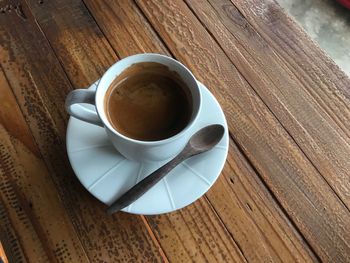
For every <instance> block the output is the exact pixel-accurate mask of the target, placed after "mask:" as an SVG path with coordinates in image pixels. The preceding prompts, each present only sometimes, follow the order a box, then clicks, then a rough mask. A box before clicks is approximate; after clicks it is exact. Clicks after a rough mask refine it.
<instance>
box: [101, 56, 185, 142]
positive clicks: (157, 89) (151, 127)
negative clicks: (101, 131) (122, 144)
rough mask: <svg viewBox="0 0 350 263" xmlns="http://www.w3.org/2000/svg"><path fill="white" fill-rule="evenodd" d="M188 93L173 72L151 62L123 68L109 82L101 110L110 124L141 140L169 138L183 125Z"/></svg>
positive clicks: (123, 132) (183, 126)
mask: <svg viewBox="0 0 350 263" xmlns="http://www.w3.org/2000/svg"><path fill="white" fill-rule="evenodd" d="M191 101H192V99H191V94H190V92H189V90H188V88H187V87H186V85H185V83H184V82H183V81H182V80H181V79H180V77H179V76H178V74H177V73H175V72H173V71H170V70H169V69H168V68H167V67H166V66H164V65H162V64H159V63H155V62H143V63H138V64H135V65H132V66H130V67H129V68H127V69H126V70H124V71H123V72H122V73H121V74H120V75H119V76H118V77H117V78H116V79H115V80H114V81H113V82H112V84H111V85H110V87H109V88H108V91H107V96H106V99H105V111H106V113H107V117H108V120H109V122H110V123H111V124H112V126H113V128H114V129H116V130H117V131H118V132H120V133H122V134H123V135H125V136H127V137H130V138H133V139H136V140H142V141H157V140H162V139H166V138H169V137H171V136H173V135H175V134H177V133H179V132H180V131H181V130H182V129H184V128H185V127H186V125H187V124H188V122H189V120H190V118H191V114H192V104H191Z"/></svg>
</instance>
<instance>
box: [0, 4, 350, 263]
mask: <svg viewBox="0 0 350 263" xmlns="http://www.w3.org/2000/svg"><path fill="white" fill-rule="evenodd" d="M0 44H1V46H0V65H1V67H0V102H1V107H0V122H1V125H0V189H1V191H0V240H1V242H2V245H3V247H4V250H5V253H6V255H7V257H8V259H9V262H168V261H169V262H191V261H194V262H248V261H249V262H272V261H273V262H280V261H283V262H311V261H325V262H350V213H349V208H350V174H349V173H350V139H349V138H350V103H349V102H350V88H349V87H350V80H349V78H348V77H347V76H346V75H345V74H344V73H343V72H342V71H340V70H339V68H338V67H337V66H336V65H335V64H334V62H333V61H331V60H330V59H329V57H328V56H327V55H326V54H325V53H324V52H323V51H322V50H320V48H319V47H318V46H317V45H316V44H315V43H314V42H312V41H311V40H310V38H309V37H308V36H307V35H306V34H305V32H304V31H302V30H301V29H300V27H298V26H297V25H296V24H295V22H294V21H293V20H292V19H290V18H289V17H288V16H287V15H286V14H285V13H284V12H283V11H282V10H281V8H280V7H279V6H278V5H277V4H276V3H275V2H273V1H271V0H264V1H262V0H246V1H238V0H232V1H230V0H209V1H207V0H186V1H185V2H182V1H179V0H178V1H171V0H167V1H163V0H159V1H148V0H139V1H136V2H134V1H129V0H122V1H108V0H105V1H100V0H84V1H81V0H60V1H47V0H25V1H24V0H23V1H7V0H0ZM142 52H156V53H162V54H167V55H170V56H173V57H175V58H176V59H178V60H180V61H181V62H183V63H184V64H185V65H187V66H188V67H189V68H190V69H191V70H192V71H193V72H194V74H195V76H196V77H197V78H198V79H199V80H200V81H202V82H203V83H204V84H205V85H207V86H208V88H209V89H210V90H211V92H212V93H213V94H214V95H215V96H216V98H217V99H218V101H219V102H220V103H221V105H222V107H223V109H224V111H225V114H226V118H227V120H228V124H229V129H230V150H229V156H228V160H227V162H226V165H225V168H224V170H223V172H222V175H221V176H220V178H219V179H218V181H217V182H216V183H215V185H214V186H213V187H212V189H211V190H210V191H209V192H208V193H207V194H206V195H205V196H203V197H202V198H201V199H200V200H198V201H197V202H195V203H194V204H192V205H190V206H188V207H186V208H184V209H181V210H180V211H176V212H173V213H169V214H165V215H159V216H135V215H130V214H126V213H118V214H116V215H114V216H107V215H106V213H105V206H104V205H103V204H101V203H100V202H99V201H97V200H95V199H94V198H93V197H92V196H91V195H90V194H89V193H88V192H87V191H86V190H85V189H84V188H83V187H82V185H80V183H79V182H78V180H77V178H76V177H75V175H74V173H73V172H72V169H71V167H70V164H69V162H68V159H67V154H66V150H65V134H66V127H67V120H68V116H67V114H66V112H65V110H64V100H65V97H66V95H67V94H68V92H69V91H71V90H72V89H75V88H80V87H87V86H88V85H89V84H91V83H93V82H94V81H95V80H96V79H98V78H100V76H101V75H102V74H103V73H104V71H105V70H106V69H107V68H108V67H109V66H110V65H112V64H113V63H115V62H116V61H117V60H119V59H120V58H123V57H126V56H128V55H131V54H135V53H142Z"/></svg>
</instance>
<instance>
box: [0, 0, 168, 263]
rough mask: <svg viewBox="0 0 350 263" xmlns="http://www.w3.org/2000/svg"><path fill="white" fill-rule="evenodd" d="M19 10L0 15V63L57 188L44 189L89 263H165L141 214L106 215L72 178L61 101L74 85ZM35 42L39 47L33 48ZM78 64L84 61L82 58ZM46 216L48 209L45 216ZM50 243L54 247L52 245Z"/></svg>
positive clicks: (72, 249) (71, 249) (71, 248)
mask: <svg viewBox="0 0 350 263" xmlns="http://www.w3.org/2000/svg"><path fill="white" fill-rule="evenodd" d="M81 5H82V7H83V4H81ZM12 6H14V5H12ZM17 9H18V7H17ZM20 10H21V12H22V13H21V14H22V15H21V16H18V14H17V13H16V12H13V11H12V12H8V13H7V12H6V13H5V14H2V15H1V16H0V32H1V34H0V36H1V37H0V39H1V44H2V48H1V50H0V57H1V61H0V62H1V66H2V67H3V69H4V73H5V76H6V78H7V80H8V83H9V86H10V87H11V89H12V90H13V93H14V95H15V97H16V100H17V103H18V105H19V108H20V110H21V112H22V113H23V115H24V118H25V120H26V122H27V124H28V125H29V128H30V131H31V133H32V134H33V137H32V138H34V140H35V142H36V144H37V145H38V149H39V150H38V151H40V154H41V158H43V161H44V163H45V166H46V167H47V169H48V172H49V174H50V176H51V178H52V179H53V181H54V184H55V187H56V189H52V188H48V190H47V191H52V193H53V194H56V195H59V196H60V198H61V200H62V202H63V205H64V211H65V212H66V213H67V214H68V215H69V217H70V221H71V223H72V224H73V226H74V228H75V231H76V233H77V238H79V239H80V240H81V244H82V245H83V246H84V249H85V250H86V253H87V255H88V257H89V259H90V260H91V261H109V262H118V261H123V260H124V261H126V260H129V259H135V260H138V261H140V262H150V261H152V262H153V261H163V257H162V256H161V254H160V252H159V251H160V248H159V247H158V246H157V245H156V244H155V243H154V240H152V238H150V237H149V235H148V230H147V229H146V228H145V227H144V223H143V221H142V220H141V219H140V218H139V217H133V216H130V215H126V214H120V215H118V216H115V217H108V216H107V215H106V214H105V211H104V210H105V207H104V206H103V205H101V204H100V203H99V202H97V201H96V200H94V199H93V198H92V197H91V196H90V195H89V194H87V192H86V191H85V189H83V187H82V186H81V185H80V183H79V182H78V181H77V179H76V178H75V176H74V174H73V172H72V170H71V168H70V165H69V162H68V159H67V156H66V152H65V147H64V138H65V127H66V120H67V114H66V113H65V112H64V106H63V105H64V99H65V96H66V94H67V92H68V91H69V90H71V88H72V86H71V84H70V81H69V80H68V78H67V76H66V75H65V72H64V71H63V69H62V67H61V64H60V61H59V60H58V59H57V57H56V55H55V53H53V51H52V49H51V46H50V44H51V43H49V42H48V41H47V39H46V38H45V37H44V35H43V34H42V31H40V29H39V28H38V25H37V24H36V21H35V20H34V17H33V16H32V14H31V12H30V10H29V8H28V6H27V5H26V4H25V3H24V2H21V7H20ZM48 10H49V9H48ZM23 16H24V17H25V18H23ZM53 17H54V16H53ZM77 18H79V17H77ZM85 26H86V25H85ZM96 39H98V38H96ZM68 43H69V42H68ZM38 46H40V47H41V48H40V49H38V48H36V47H38ZM68 48H69V47H68ZM73 50H74V49H73ZM78 54H80V53H79V52H78ZM73 55H74V54H73ZM91 57H95V55H93V56H91ZM61 62H63V60H61ZM80 63H83V64H84V60H82V61H80ZM88 72H91V71H88ZM86 74H87V75H89V74H88V73H86ZM71 75H72V76H74V74H71ZM83 77H84V76H83ZM91 77H93V76H91ZM90 80H91V79H89V81H90ZM91 82H92V80H91ZM76 83H79V82H78V81H77V82H76ZM28 138H30V136H28ZM21 151H22V150H21ZM38 151H37V152H38ZM29 155H30V154H29ZM25 165H29V164H28V163H26V164H25ZM42 173H43V172H42ZM31 183H32V185H33V184H34V182H31ZM38 192H41V191H38ZM44 200H45V199H44ZM47 205H50V202H47ZM9 210H10V211H12V210H13V209H12V210H11V209H9ZM48 216H49V215H48V214H47V213H46V215H45V217H44V218H43V220H44V219H45V218H46V217H48ZM56 230H57V229H56ZM66 233H67V234H68V233H69V231H66ZM60 244H61V243H59V245H60ZM76 246H79V242H74V245H69V244H66V245H65V246H64V247H62V250H63V252H65V250H68V252H66V253H70V254H71V255H73V256H74V255H75V254H77V253H78V252H79V249H78V250H77V247H76ZM34 247H35V246H34ZM49 247H50V248H51V249H50V250H52V251H53V248H52V247H51V246H50V244H49ZM38 248H40V246H38ZM32 249H33V248H32ZM63 252H62V253H63ZM58 254H61V252H58ZM63 254H64V253H63ZM73 256H72V257H73ZM31 258H36V257H35V256H33V257H31ZM67 260H68V261H69V259H67ZM73 261H74V262H79V260H73Z"/></svg>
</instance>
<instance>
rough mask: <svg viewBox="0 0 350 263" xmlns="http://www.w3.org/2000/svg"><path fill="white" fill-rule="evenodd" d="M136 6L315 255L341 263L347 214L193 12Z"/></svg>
mask: <svg viewBox="0 0 350 263" xmlns="http://www.w3.org/2000/svg"><path fill="white" fill-rule="evenodd" d="M137 3H138V5H139V6H140V8H141V9H142V10H143V11H144V13H145V14H146V16H147V17H148V19H149V20H150V22H151V23H152V25H153V26H154V27H155V29H156V30H157V32H158V33H159V35H160V36H161V37H162V38H163V40H164V41H165V43H166V44H167V46H168V47H169V48H170V50H171V51H172V53H173V54H174V55H175V56H176V57H177V58H179V59H180V60H182V61H183V62H184V63H185V64H187V65H188V66H189V67H190V68H191V69H192V70H193V72H194V73H195V74H196V76H197V77H198V78H199V79H200V80H201V81H203V82H204V83H205V84H206V85H207V86H208V87H209V88H210V89H211V91H212V92H213V93H214V94H215V95H216V97H217V98H218V100H219V102H220V103H221V105H222V106H223V108H224V110H225V113H226V117H227V118H228V122H229V127H230V131H231V133H232V136H233V137H234V139H235V140H236V141H237V143H238V144H239V146H240V147H241V148H242V150H243V151H244V153H245V154H246V156H247V157H248V158H249V159H250V161H251V162H252V164H253V165H254V166H255V167H256V169H257V171H258V173H259V174H260V176H261V177H262V178H263V179H264V181H265V182H266V184H267V185H268V187H269V188H270V190H271V191H272V192H273V194H274V195H275V196H276V198H277V200H278V201H279V202H280V203H281V205H282V206H283V208H284V209H285V210H286V211H287V213H288V215H289V217H290V218H291V219H292V220H293V222H294V223H295V225H296V226H297V227H298V228H299V230H300V231H301V233H302V234H303V235H304V237H305V238H306V239H307V240H308V242H309V243H310V244H311V245H312V247H313V249H314V250H315V251H316V252H317V254H318V255H319V256H320V257H321V258H322V259H324V260H327V261H339V262H341V261H346V260H347V258H348V256H347V255H348V254H349V253H350V247H349V240H350V233H349V232H347V231H344V229H346V227H347V226H348V225H349V223H350V217H349V211H348V209H347V208H346V207H345V206H344V204H343V203H342V202H341V201H340V200H339V198H338V197H337V196H336V194H335V193H334V192H333V191H332V189H331V188H330V187H329V185H328V184H327V183H326V182H325V181H324V178H323V177H322V176H321V175H320V173H319V172H318V171H317V170H316V169H315V167H314V166H313V165H312V164H311V163H310V161H309V160H308V158H307V157H306V156H305V155H304V153H303V152H302V151H301V149H300V148H299V147H298V146H297V145H296V143H295V142H294V141H293V139H292V138H291V137H290V135H289V134H288V133H287V132H286V130H285V129H284V128H283V127H282V125H281V124H280V123H279V122H278V120H277V119H276V118H275V116H274V115H273V114H272V113H271V111H270V110H269V109H268V108H267V107H266V105H265V104H264V103H263V102H262V101H261V99H260V98H259V96H257V94H256V93H255V91H254V90H253V88H252V87H251V86H250V85H249V84H248V83H247V81H246V80H245V79H244V78H243V77H242V75H241V74H239V73H238V72H237V69H236V68H235V66H234V65H233V64H232V63H231V61H230V60H229V59H228V57H227V56H226V55H225V53H224V52H223V51H222V50H221V49H220V47H219V46H218V44H217V43H216V42H215V41H214V40H213V39H212V37H211V36H210V35H209V34H208V32H207V31H206V30H205V29H204V28H203V26H202V25H201V24H200V23H199V21H198V20H197V19H196V17H195V16H194V15H193V13H192V12H191V11H190V10H189V9H188V7H187V6H186V5H185V4H184V3H181V2H170V1H161V2H160V1H137ZM179 43H181V45H180V44H179ZM331 154H332V153H331ZM330 222H331V223H330ZM228 223H229V222H228Z"/></svg>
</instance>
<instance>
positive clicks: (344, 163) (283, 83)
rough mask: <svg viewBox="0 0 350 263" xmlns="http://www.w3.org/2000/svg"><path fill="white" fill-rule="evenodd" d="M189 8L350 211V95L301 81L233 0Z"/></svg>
mask: <svg viewBox="0 0 350 263" xmlns="http://www.w3.org/2000/svg"><path fill="white" fill-rule="evenodd" d="M188 4H189V5H190V6H191V8H192V9H193V11H194V12H195V13H196V14H197V16H198V18H199V19H200V20H201V21H202V23H203V24H205V27H206V28H207V29H208V30H209V31H210V33H211V34H212V35H213V36H214V37H215V38H216V39H217V41H218V42H219V44H220V46H221V48H222V49H223V50H224V51H225V53H226V54H227V56H228V57H229V58H230V60H231V61H232V63H233V64H234V65H235V66H236V67H237V69H238V70H239V72H240V73H241V74H242V75H243V76H244V78H245V79H246V80H247V81H248V82H249V83H250V84H251V86H252V87H253V88H254V90H255V91H256V92H257V94H258V95H259V96H260V97H261V98H262V100H263V101H264V103H265V104H266V105H267V106H268V107H269V109H270V110H271V111H272V112H273V113H274V115H275V116H276V118H277V119H278V120H279V121H280V122H281V124H282V125H283V127H284V128H285V129H286V130H287V131H288V132H289V134H290V135H291V136H292V137H293V139H294V140H295V141H296V143H297V144H298V146H299V147H300V148H301V149H302V150H303V152H304V153H305V155H306V156H307V157H308V158H309V159H310V160H311V161H312V163H313V165H314V166H315V167H316V168H317V170H318V171H319V172H320V173H321V174H322V175H323V177H324V178H325V180H326V181H327V182H328V184H329V185H330V186H331V187H332V188H333V189H334V190H335V192H336V193H337V194H338V196H339V197H340V198H341V199H342V201H343V202H344V203H345V205H346V206H347V207H348V208H349V207H350V192H349V189H350V177H349V169H350V159H349V158H348V157H347V156H349V154H350V107H349V105H350V97H349V98H346V97H345V96H338V95H336V93H332V94H334V95H332V94H330V95H329V94H328V95H327V96H323V95H324V93H323V92H319V91H318V90H319V88H318V87H315V83H308V84H307V85H305V83H303V82H302V81H300V78H302V76H303V75H306V74H305V72H304V71H301V72H300V71H299V72H292V71H291V70H290V69H289V67H290V64H289V60H283V59H281V58H280V57H279V55H278V53H277V52H278V51H275V50H274V49H273V48H272V47H270V46H269V42H266V41H265V40H264V39H263V38H262V37H260V35H259V34H258V33H257V32H256V31H255V29H254V28H253V27H252V26H251V25H250V24H249V23H248V22H247V21H246V20H245V18H244V17H242V15H241V13H240V12H239V11H238V10H237V8H236V7H235V6H234V5H232V3H231V2H230V1H229V0H221V1H211V0H210V4H209V3H208V2H207V1H190V0H189V1H188ZM220 21H221V22H220ZM242 47H244V48H242ZM344 82H345V79H344ZM310 84H313V85H310ZM349 85H350V81H349ZM336 90H337V89H336V88H334V91H336ZM318 93H320V98H319V99H318V98H317V96H319V95H318ZM328 105H329V106H328ZM332 105H336V108H334V107H333V108H332ZM324 106H326V107H329V108H325V107H324ZM330 138H332V139H331V140H330ZM329 153H331V154H329Z"/></svg>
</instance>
